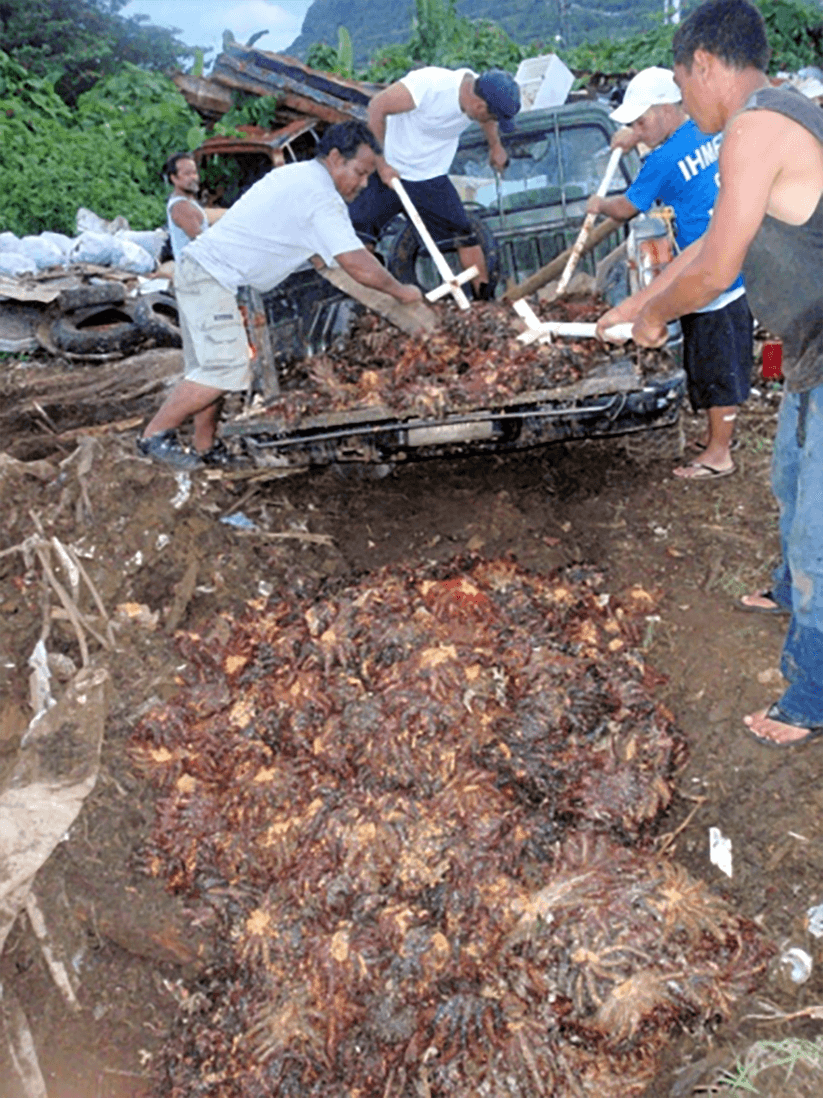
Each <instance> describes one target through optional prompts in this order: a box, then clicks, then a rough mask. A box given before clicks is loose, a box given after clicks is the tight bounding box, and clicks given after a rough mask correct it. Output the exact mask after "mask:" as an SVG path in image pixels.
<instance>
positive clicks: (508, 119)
mask: <svg viewBox="0 0 823 1098" xmlns="http://www.w3.org/2000/svg"><path fill="white" fill-rule="evenodd" d="M519 110H520V90H519V88H518V87H517V83H516V82H515V80H514V78H513V77H512V76H510V75H509V74H508V73H507V72H502V71H501V70H500V69H492V70H490V71H489V72H484V73H482V74H481V75H480V76H477V75H476V74H475V73H473V72H472V70H471V69H457V70H452V69H442V68H437V67H434V66H430V67H428V68H423V69H416V70H414V71H413V72H410V73H408V74H407V75H406V76H404V77H402V79H400V80H398V81H397V82H396V83H394V84H390V85H389V87H387V88H384V89H383V91H381V92H378V94H377V95H375V96H374V98H373V99H372V100H371V102H370V103H369V115H368V117H369V127H370V129H371V131H372V133H373V134H374V136H375V137H376V138H377V140H378V141H379V142H380V143H381V145H383V147H384V155H383V156H382V157H378V160H377V173H376V174H375V176H373V177H372V179H370V180H369V185H368V187H367V188H366V190H365V191H364V192H363V194H361V195H360V197H359V198H358V199H357V201H356V202H354V203H352V206H351V209H350V211H349V212H350V214H351V219H352V224H353V225H354V227H355V230H356V232H357V235H358V236H359V237H360V238H361V240H364V241H365V242H366V244H367V245H371V246H373V245H374V244H375V243H376V241H377V238H378V236H379V235H380V231H381V230H382V229H383V227H384V226H385V225H387V224H388V222H389V221H390V220H391V219H392V218H393V217H394V216H395V214H397V213H400V212H401V211H402V209H403V207H402V204H401V202H400V199H399V198H398V197H397V195H396V194H395V192H394V191H393V190H392V189H391V187H390V184H391V181H392V179H394V178H395V177H399V178H400V180H401V181H402V183H403V186H404V187H405V189H406V191H407V192H408V194H409V198H410V199H411V201H412V202H413V204H414V205H415V207H416V208H417V210H418V212H419V214H420V216H421V218H422V219H423V222H424V224H425V225H426V228H427V229H428V230H429V232H430V233H431V234H432V236H433V238H434V240H435V242H438V243H441V242H443V241H447V240H453V239H455V238H457V240H458V246H457V254H458V256H459V257H460V262H461V264H462V265H463V268H464V269H465V268H467V267H470V266H472V264H476V265H477V268H478V270H479V271H480V274H479V276H478V277H477V278H476V279H475V280H474V282H473V286H474V289H475V294H476V296H478V297H481V298H483V297H488V296H491V295H490V291H489V287H488V273H487V270H486V261H485V258H484V256H483V251H482V248H481V247H480V245H479V244H478V242H477V239H476V238H475V236H474V234H473V233H472V228H471V225H470V223H469V220H468V217H467V216H466V211H465V209H464V208H463V203H462V202H461V201H460V196H459V195H458V193H457V191H456V190H455V187H454V184H453V183H452V182H451V180H450V179H449V177H448V174H447V173H448V171H449V168H450V167H451V163H452V160H453V159H454V154H455V152H456V151H457V143H458V141H459V139H460V135H461V134H462V132H463V131H464V130H465V129H466V128H467V127H468V126H469V125H471V123H472V122H477V123H479V125H480V126H481V127H482V129H483V131H484V132H485V134H486V140H487V141H488V144H489V163H490V164H491V166H492V167H493V168H494V169H495V170H496V171H501V172H502V171H503V169H504V168H505V167H506V164H507V163H508V156H507V154H506V151H505V149H504V148H503V145H502V143H501V141H500V133H501V132H503V133H510V132H511V131H512V130H513V129H514V123H513V122H512V119H513V118H514V116H515V115H516V114H517V112H518V111H519Z"/></svg>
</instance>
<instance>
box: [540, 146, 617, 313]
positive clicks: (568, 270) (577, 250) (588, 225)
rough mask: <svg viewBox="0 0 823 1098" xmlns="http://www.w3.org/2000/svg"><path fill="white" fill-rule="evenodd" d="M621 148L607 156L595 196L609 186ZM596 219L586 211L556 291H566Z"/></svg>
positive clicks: (599, 196) (561, 292)
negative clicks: (607, 159)
mask: <svg viewBox="0 0 823 1098" xmlns="http://www.w3.org/2000/svg"><path fill="white" fill-rule="evenodd" d="M622 153H623V150H622V149H621V148H620V147H619V146H618V148H616V149H612V154H611V156H610V157H609V163H608V164H607V165H606V171H605V174H604V175H603V179H602V180H601V181H600V186H599V187H598V188H597V197H598V198H603V197H604V195H605V194H606V192H607V191H608V189H609V187H610V186H611V181H612V178H613V177H614V173H615V172H616V171H617V165H618V162H619V160H620V157H621V155H622ZM596 220H597V214H596V213H588V214H586V217H585V219H584V221H583V226H582V228H581V229H580V233H579V234H578V237H577V240H575V242H574V247H573V248H572V254H571V255H570V256H569V258H568V261H567V263H566V266H565V268H564V270H563V274H562V275H561V276H560V281H559V282H558V283H557V291H556V292H557V293H558V294H563V293H565V292H566V287H567V286H568V284H569V280H570V279H571V277H572V274H573V273H574V268H575V267H576V266H577V261H578V260H579V259H580V256H581V255H582V254H583V247H584V245H585V243H586V241H587V240H588V239H589V233H590V232H591V231H592V227H593V226H594V223H595V221H596Z"/></svg>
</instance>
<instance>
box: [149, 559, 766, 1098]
mask: <svg viewBox="0 0 823 1098" xmlns="http://www.w3.org/2000/svg"><path fill="white" fill-rule="evenodd" d="M653 611H654V604H653V600H652V598H651V597H650V595H649V594H648V593H647V592H646V591H644V590H642V589H640V588H634V589H631V590H629V591H626V592H623V593H622V594H620V593H615V592H608V591H607V590H606V589H605V588H604V581H603V578H602V577H601V576H599V575H597V574H595V573H593V572H591V571H587V570H585V569H581V568H578V569H575V570H571V571H566V572H562V573H556V574H552V575H550V576H543V575H537V574H532V573H529V572H527V571H525V570H523V569H521V568H520V567H518V566H517V565H516V564H515V563H513V562H511V561H508V560H491V561H489V560H482V561H481V560H478V559H476V558H470V557H466V558H464V559H455V560H453V561H451V562H450V563H449V564H447V565H438V566H434V565H432V566H427V567H420V568H417V569H414V568H409V567H397V566H395V567H391V568H387V569H385V570H383V571H380V572H377V573H375V574H373V575H372V576H370V577H368V578H366V579H364V580H362V581H361V582H359V583H355V584H351V585H343V584H342V583H340V582H336V583H332V584H331V585H328V584H327V585H325V586H324V587H322V588H321V587H319V588H318V589H317V590H315V591H314V592H312V593H303V594H300V595H287V596H284V597H281V598H275V599H272V600H270V601H268V602H263V601H257V602H254V603H251V604H249V606H248V609H247V611H246V613H245V615H244V616H243V617H241V618H240V619H238V620H228V619H225V618H224V619H222V620H221V622H220V623H219V628H218V629H216V628H211V630H210V631H209V632H203V633H202V634H198V633H193V632H191V633H187V634H185V635H183V636H182V637H181V645H182V650H183V652H184V654H185V655H186V657H187V659H188V667H189V669H190V671H189V675H188V679H189V681H188V682H187V684H186V685H185V687H183V688H182V689H181V692H180V694H179V696H178V697H177V698H176V699H174V700H173V701H172V702H171V703H170V704H167V705H166V706H164V707H163V708H162V709H158V710H156V711H154V712H153V713H151V714H150V715H149V716H148V717H146V718H144V719H143V720H142V722H141V723H140V725H139V726H138V728H137V730H136V732H135V734H134V738H133V741H132V744H131V756H132V758H133V760H134V763H135V765H136V766H137V767H138V768H139V769H140V770H141V771H142V772H143V773H144V774H145V776H146V778H147V780H149V781H150V782H152V783H154V785H155V786H156V790H157V794H156V795H157V817H156V826H155V829H154V835H153V839H152V842H151V843H150V845H149V847H148V848H147V849H146V850H145V851H144V861H145V865H146V868H147V870H148V871H149V872H151V873H153V874H155V875H156V876H158V877H161V878H164V879H165V880H166V881H167V882H168V885H169V887H170V888H172V889H174V890H175V891H177V892H179V893H182V894H184V895H186V896H187V897H188V898H189V902H190V903H191V904H192V905H195V906H196V905H198V904H200V905H204V906H205V907H207V908H208V909H210V911H211V917H212V918H216V919H217V920H218V922H219V925H220V926H221V927H222V929H223V930H224V933H223V934H222V936H221V937H222V942H223V945H222V950H223V953H222V958H221V960H220V963H219V964H218V965H216V966H215V967H214V968H213V969H211V970H210V972H209V974H208V976H207V977H206V978H205V979H201V981H200V982H199V984H198V987H197V995H196V996H195V997H194V998H193V999H192V1003H193V1004H195V1005H193V1006H191V1007H190V1008H189V1009H186V1010H185V1011H184V1012H182V1013H181V1017H180V1021H179V1025H178V1026H177V1027H176V1029H175V1032H174V1033H173V1035H172V1036H171V1038H170V1041H169V1044H168V1048H167V1052H166V1056H165V1067H164V1076H163V1079H162V1081H160V1083H159V1084H158V1085H159V1090H158V1093H160V1092H162V1093H163V1094H164V1095H169V1094H171V1095H174V1096H176V1098H179V1096H183V1095H192V1096H193V1095H195V1094H196V1095H198V1096H203V1095H208V1096H215V1098H216V1096H218V1095H220V1096H221V1098H225V1096H237V1098H258V1096H262V1095H264V1094H265V1095H289V1096H291V1095H294V1096H295V1098H296V1096H298V1095H299V1096H300V1098H306V1096H312V1098H313V1096H316V1098H321V1096H322V1098H344V1096H345V1098H367V1096H368V1098H371V1096H376V1095H380V1096H383V1095H385V1096H392V1095H393V1096H396V1098H400V1096H403V1098H406V1096H408V1098H417V1096H419V1095H430V1096H443V1098H446V1096H449V1098H468V1096H469V1095H479V1096H483V1095H488V1096H489V1098H492V1096H494V1098H504V1096H512V1098H534V1096H535V1095H546V1096H556V1098H561V1096H562V1098H568V1096H571V1095H585V1096H591V1098H595V1096H596V1098H612V1096H613V1098H618V1096H619V1098H627V1096H632V1095H635V1096H638V1095H640V1094H642V1093H643V1091H644V1089H645V1088H646V1087H647V1086H648V1084H649V1082H650V1080H652V1079H653V1078H654V1076H655V1074H656V1072H658V1071H659V1070H660V1057H661V1053H662V1050H663V1048H664V1046H665V1045H666V1044H667V1042H669V1041H670V1040H671V1037H672V1034H673V1033H674V1032H675V1031H681V1030H682V1029H684V1028H686V1029H689V1030H691V1031H692V1032H693V1033H694V1034H697V1035H699V1034H700V1033H701V1032H704V1031H706V1030H707V1029H708V1027H710V1026H714V1025H715V1024H716V1022H717V1021H718V1019H721V1018H726V1017H729V1016H730V1014H731V1013H732V1011H733V1010H734V1007H735V1004H736V1003H738V1002H739V1000H740V999H741V997H743V996H745V995H746V994H747V993H748V992H749V991H751V990H753V989H754V987H755V986H756V985H757V983H758V981H759V979H760V977H761V975H762V973H763V970H764V968H765V966H766V964H767V961H768V960H769V958H770V956H771V953H772V947H771V945H770V943H768V942H767V941H765V940H764V939H763V937H762V936H761V934H760V932H759V931H758V930H757V928H756V927H755V926H754V925H753V924H751V923H750V922H748V921H746V920H745V919H743V918H741V917H739V916H737V915H736V914H735V913H733V912H732V911H731V910H730V909H729V908H728V907H727V905H726V904H725V903H724V902H723V901H722V900H721V899H720V898H719V897H717V896H715V895H713V894H712V893H711V892H710V890H709V889H708V888H707V887H706V886H705V884H704V883H703V882H702V881H699V880H697V879H694V878H692V877H691V876H690V875H689V874H688V873H687V872H686V870H685V869H684V868H682V867H681V866H679V865H678V864H677V863H676V862H674V861H673V860H671V859H670V858H667V857H664V856H662V855H661V853H660V852H659V851H658V850H657V848H656V845H655V835H656V834H657V833H658V832H659V830H660V820H661V817H662V814H663V813H664V812H665V810H666V808H667V806H668V805H669V804H670V802H671V799H672V797H673V796H674V778H675V774H676V771H677V769H678V767H679V766H680V765H681V763H682V761H683V759H684V754H685V751H684V745H683V742H682V738H681V737H680V735H679V733H678V732H677V730H676V728H675V727H674V725H673V722H672V718H671V715H670V714H669V713H668V712H667V711H666V710H665V709H664V708H663V707H662V706H661V705H660V704H658V703H656V702H655V700H654V697H653V693H652V691H653V689H654V684H655V681H656V680H655V675H654V673H653V672H652V671H651V670H650V668H649V667H648V666H647V665H646V663H645V661H644V659H643V656H642V651H641V648H640V640H641V638H642V636H643V633H644V630H645V628H646V618H647V616H648V615H649V614H650V613H652V612H653Z"/></svg>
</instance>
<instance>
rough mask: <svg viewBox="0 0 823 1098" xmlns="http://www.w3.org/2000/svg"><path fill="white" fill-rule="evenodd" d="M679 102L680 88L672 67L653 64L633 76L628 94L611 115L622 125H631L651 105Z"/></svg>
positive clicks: (628, 87)
mask: <svg viewBox="0 0 823 1098" xmlns="http://www.w3.org/2000/svg"><path fill="white" fill-rule="evenodd" d="M679 102H680V88H678V86H677V84H675V82H674V74H673V73H672V72H671V70H670V69H659V68H657V67H656V66H652V67H651V68H650V69H643V71H642V72H639V73H638V74H637V76H633V77H632V78H631V80H630V81H629V83H628V86H627V88H626V94H625V95H624V96H623V102H622V103H621V104H620V106H619V107H618V108H617V109H616V110H614V111H612V112H611V117H612V118H613V119H614V120H615V122H619V123H620V124H621V126H630V125H631V124H632V122H636V121H637V119H638V118H639V117H640V116H641V114H645V113H646V111H647V110H648V109H649V107H656V106H658V105H659V104H660V103H679Z"/></svg>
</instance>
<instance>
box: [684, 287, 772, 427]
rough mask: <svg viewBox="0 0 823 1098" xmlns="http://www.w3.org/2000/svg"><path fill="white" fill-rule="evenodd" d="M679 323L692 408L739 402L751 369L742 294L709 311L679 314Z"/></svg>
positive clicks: (749, 330) (751, 349)
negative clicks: (726, 303)
mask: <svg viewBox="0 0 823 1098" xmlns="http://www.w3.org/2000/svg"><path fill="white" fill-rule="evenodd" d="M680 324H681V326H682V328H683V366H684V367H685V370H686V376H687V377H688V379H689V400H690V401H691V405H692V408H693V409H694V411H695V412H697V411H700V410H702V409H706V408H732V407H736V406H737V405H738V404H742V403H743V402H744V401H745V400H746V398H747V397H748V395H749V391H750V390H751V385H752V370H753V369H754V328H753V323H752V314H751V312H750V311H749V303H748V301H747V300H746V295H745V294H742V295H741V296H740V297H738V298H735V300H734V301H730V302H729V304H728V305H726V306H724V308H722V309H715V311H714V312H713V313H689V314H687V315H686V316H682V317H681V318H680Z"/></svg>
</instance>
